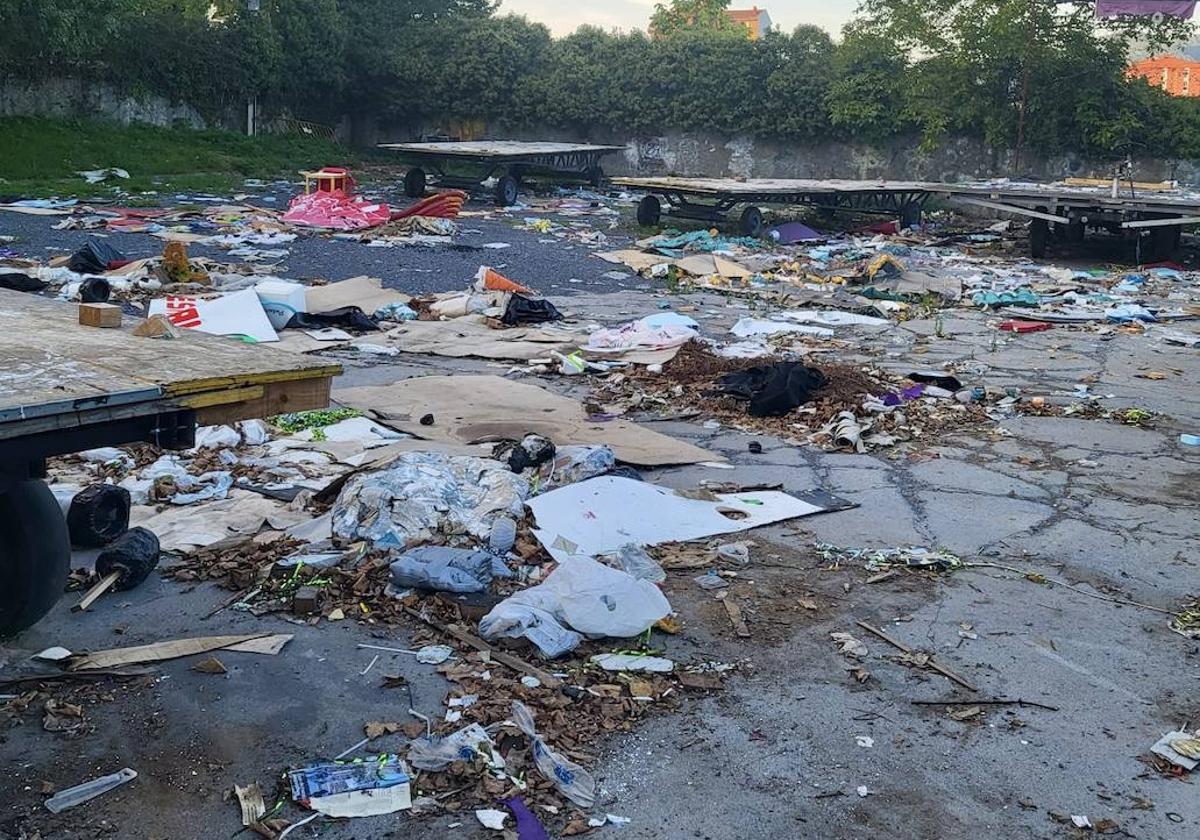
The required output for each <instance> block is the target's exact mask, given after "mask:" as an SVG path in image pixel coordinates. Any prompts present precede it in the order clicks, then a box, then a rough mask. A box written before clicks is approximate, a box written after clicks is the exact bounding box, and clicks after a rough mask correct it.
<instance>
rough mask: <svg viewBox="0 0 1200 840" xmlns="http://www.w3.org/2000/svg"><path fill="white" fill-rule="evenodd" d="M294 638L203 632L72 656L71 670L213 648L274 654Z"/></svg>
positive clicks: (117, 665)
mask: <svg viewBox="0 0 1200 840" xmlns="http://www.w3.org/2000/svg"><path fill="white" fill-rule="evenodd" d="M291 640H292V636H291V635H288V634H278V635H272V634H268V633H257V634H253V635H248V636H201V637H198V638H194V639H174V640H172V641H168V642H156V643H155V644H151V645H138V646H136V647H125V648H113V649H112V650H98V651H96V652H95V653H89V654H85V655H84V656H81V657H79V658H77V659H73V660H71V662H70V664H69V665H68V666H67V670H70V671H90V670H95V669H98V668H120V667H122V666H124V665H140V664H143V663H146V662H165V661H167V660H169V659H179V658H180V657H183V656H194V655H196V654H198V653H209V652H211V651H214V650H233V651H241V652H242V653H261V654H266V655H269V656H274V655H275V654H277V653H279V651H281V650H283V646H284V645H286V644H287V643H288V642H290V641H291Z"/></svg>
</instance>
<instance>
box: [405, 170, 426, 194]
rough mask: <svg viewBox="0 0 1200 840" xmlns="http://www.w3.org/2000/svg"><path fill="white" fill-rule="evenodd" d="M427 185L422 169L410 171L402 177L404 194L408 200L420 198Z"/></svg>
mask: <svg viewBox="0 0 1200 840" xmlns="http://www.w3.org/2000/svg"><path fill="white" fill-rule="evenodd" d="M428 183H429V181H428V179H427V178H426V177H425V170H424V169H410V170H408V172H406V173H405V175H404V194H405V195H407V196H408V197H409V198H421V197H422V196H424V195H425V187H426V186H427V185H428Z"/></svg>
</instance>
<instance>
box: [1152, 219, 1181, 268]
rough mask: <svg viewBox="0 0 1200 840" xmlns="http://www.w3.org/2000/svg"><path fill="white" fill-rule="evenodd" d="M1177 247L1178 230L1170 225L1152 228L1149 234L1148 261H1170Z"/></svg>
mask: <svg viewBox="0 0 1200 840" xmlns="http://www.w3.org/2000/svg"><path fill="white" fill-rule="evenodd" d="M1178 247H1179V228H1178V227H1176V226H1174V225H1171V226H1164V227H1156V228H1154V231H1153V233H1151V234H1150V259H1151V260H1153V261H1155V262H1159V261H1161V260H1166V259H1170V258H1171V255H1172V254H1174V253H1175V249H1176V248H1178Z"/></svg>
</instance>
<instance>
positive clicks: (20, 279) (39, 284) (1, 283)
mask: <svg viewBox="0 0 1200 840" xmlns="http://www.w3.org/2000/svg"><path fill="white" fill-rule="evenodd" d="M44 288H46V282H45V281H44V280H39V279H37V278H36V277H30V276H29V275H28V274H22V273H21V272H19V271H4V270H2V269H0V289H11V290H12V291H14V292H40V291H42V289H44Z"/></svg>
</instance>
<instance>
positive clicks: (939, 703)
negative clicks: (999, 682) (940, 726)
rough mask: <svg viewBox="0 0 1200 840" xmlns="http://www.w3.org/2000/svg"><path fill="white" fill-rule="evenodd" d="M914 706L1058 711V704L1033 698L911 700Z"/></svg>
mask: <svg viewBox="0 0 1200 840" xmlns="http://www.w3.org/2000/svg"><path fill="white" fill-rule="evenodd" d="M909 702H911V703H912V704H913V705H914V706H1033V707H1034V708H1036V709H1047V710H1049V711H1051V712H1057V711H1058V706H1047V705H1046V704H1045V703H1035V702H1033V701H1032V700H1021V699H1020V698H1018V699H1016V700H1006V699H1003V698H1001V699H997V700H911V701H909Z"/></svg>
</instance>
